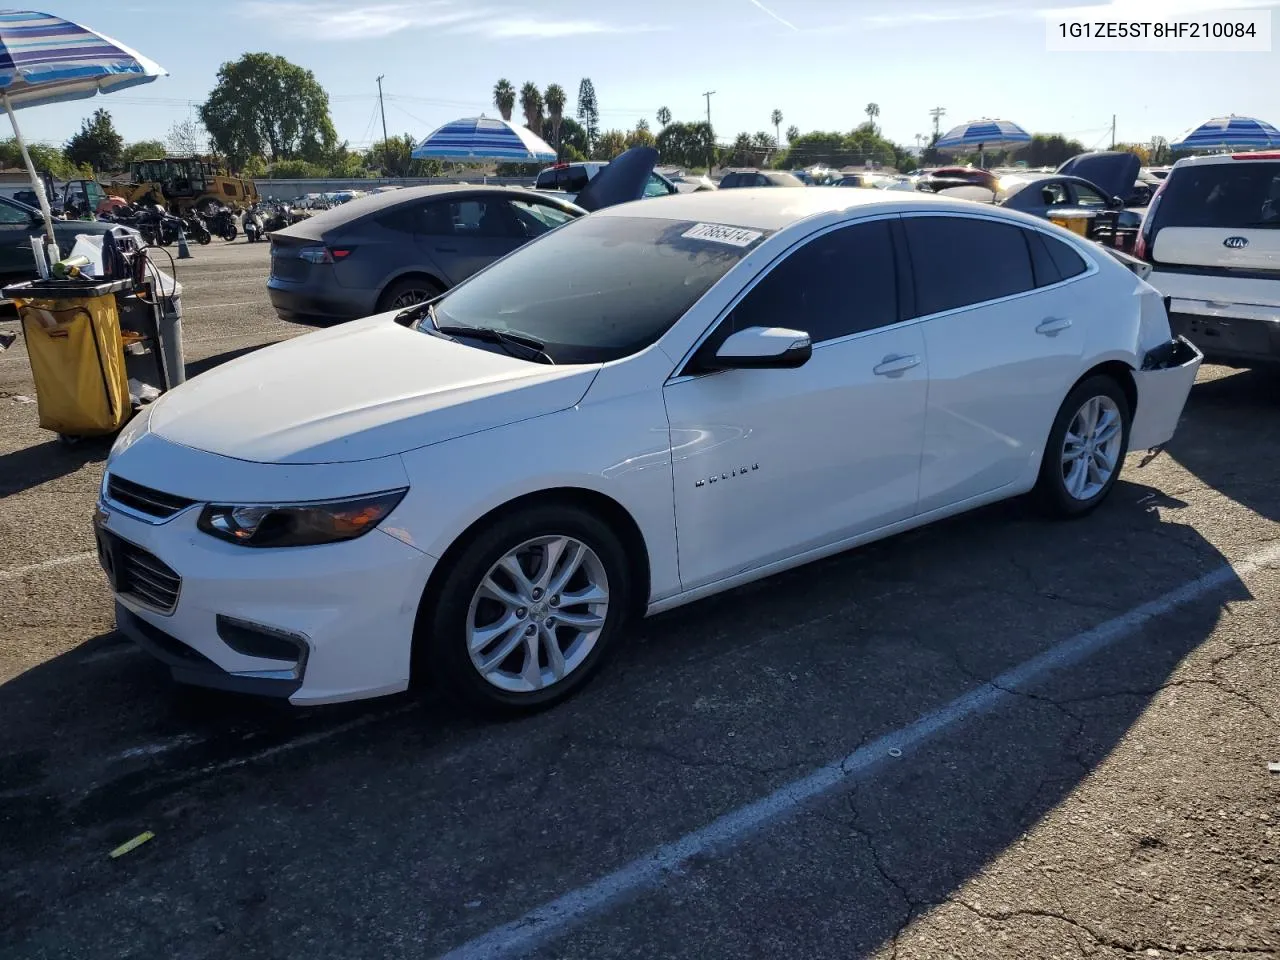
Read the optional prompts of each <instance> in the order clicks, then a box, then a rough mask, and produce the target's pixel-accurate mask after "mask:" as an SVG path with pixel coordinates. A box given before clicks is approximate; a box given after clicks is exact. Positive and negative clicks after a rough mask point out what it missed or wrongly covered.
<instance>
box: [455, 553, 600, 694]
mask: <svg viewBox="0 0 1280 960" xmlns="http://www.w3.org/2000/svg"><path fill="white" fill-rule="evenodd" d="M608 612H609V578H608V575H607V574H606V573H605V568H604V564H603V563H602V562H601V560H600V558H599V556H597V555H596V552H595V551H594V550H592V549H591V548H590V547H589V546H587V545H586V544H585V543H583V542H582V541H580V540H575V539H574V538H572V537H565V536H547V537H538V538H536V539H534V540H528V541H525V542H524V543H522V544H520V545H519V546H518V547H516V548H515V549H513V550H510V551H508V552H507V553H506V554H504V555H503V556H502V558H501V559H499V560H498V562H497V563H495V564H493V566H492V567H490V568H489V572H488V573H486V574H485V576H484V577H483V579H482V580H481V581H480V586H479V587H478V588H477V589H476V591H475V593H474V595H473V596H472V598H471V606H470V608H469V609H468V611H467V629H466V643H467V652H468V654H469V655H470V657H471V663H472V665H473V666H474V667H475V669H476V670H477V671H478V672H479V674H480V676H481V677H483V678H484V679H485V680H486V681H487V682H488V683H490V684H492V685H493V686H495V687H497V688H498V689H500V690H504V691H506V692H509V693H533V692H536V691H539V690H543V689H545V688H547V687H549V686H551V685H552V684H555V683H558V682H559V681H561V680H563V679H564V678H565V677H568V676H569V675H570V674H572V673H573V672H574V671H575V670H577V669H578V668H579V667H581V666H582V664H583V663H584V662H585V661H586V659H587V657H588V655H589V654H590V653H591V651H592V649H593V648H594V647H595V645H596V643H597V641H598V640H599V638H600V633H601V631H602V630H603V629H604V625H605V620H606V619H607V616H608Z"/></svg>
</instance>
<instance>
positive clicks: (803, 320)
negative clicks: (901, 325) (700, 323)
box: [723, 220, 899, 345]
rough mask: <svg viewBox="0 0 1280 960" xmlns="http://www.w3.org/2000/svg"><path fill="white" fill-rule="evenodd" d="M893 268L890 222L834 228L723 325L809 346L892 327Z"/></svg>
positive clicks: (780, 268)
mask: <svg viewBox="0 0 1280 960" xmlns="http://www.w3.org/2000/svg"><path fill="white" fill-rule="evenodd" d="M898 320H899V315H898V285H897V266H896V263H895V259H894V252H893V236H892V234H891V233H890V228H889V221H888V220H872V221H870V222H868V223H855V224H853V225H851V226H847V227H840V228H838V229H836V230H832V231H830V232H829V233H824V234H823V235H821V236H820V237H817V238H815V239H813V240H810V241H809V242H808V243H805V244H804V245H803V246H801V247H799V248H797V249H795V250H792V251H791V252H790V253H789V254H787V256H786V259H784V260H783V261H782V262H781V263H779V264H777V265H776V266H775V267H774V268H773V269H772V270H770V271H769V272H768V273H767V274H765V276H764V277H763V278H762V279H761V280H760V282H759V283H757V284H756V286H755V287H754V288H753V289H752V290H751V292H750V293H748V294H747V295H746V297H744V298H743V299H742V300H741V301H740V302H739V303H738V305H737V306H736V307H734V308H733V312H732V313H731V314H730V315H729V316H728V317H726V318H725V323H724V324H723V326H725V327H727V329H726V330H725V331H724V335H725V336H727V335H728V334H729V333H733V332H735V331H738V330H745V329H746V328H747V327H787V328H789V329H793V330H803V331H804V332H805V333H807V334H809V336H810V338H811V339H812V340H813V342H814V344H815V345H816V344H820V343H823V342H824V341H827V340H835V339H837V338H839V337H847V336H849V335H851V334H854V333H862V332H863V331H865V330H874V329H876V328H877V327H884V326H888V325H889V324H893V323H897V322H898Z"/></svg>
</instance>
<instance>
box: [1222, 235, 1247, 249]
mask: <svg viewBox="0 0 1280 960" xmlns="http://www.w3.org/2000/svg"><path fill="white" fill-rule="evenodd" d="M1222 245H1223V246H1224V247H1229V248H1230V249H1232V250H1243V249H1244V248H1245V247H1247V246H1248V245H1249V238H1248V237H1227V239H1225V240H1223V241H1222Z"/></svg>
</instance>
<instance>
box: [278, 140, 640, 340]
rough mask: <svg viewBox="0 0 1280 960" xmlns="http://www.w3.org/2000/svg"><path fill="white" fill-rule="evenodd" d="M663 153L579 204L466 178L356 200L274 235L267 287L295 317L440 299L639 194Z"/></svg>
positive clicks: (625, 169)
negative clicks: (497, 263)
mask: <svg viewBox="0 0 1280 960" xmlns="http://www.w3.org/2000/svg"><path fill="white" fill-rule="evenodd" d="M657 156H658V154H657V151H656V150H654V149H652V148H651V147H638V148H636V149H635V150H632V151H628V153H627V154H624V155H623V156H622V157H619V158H618V159H617V160H615V161H614V162H613V163H612V164H610V165H609V166H608V169H607V170H606V171H603V172H601V173H600V174H599V175H598V176H596V177H595V178H593V179H592V180H591V181H590V183H589V185H588V186H584V187H583V189H582V192H581V193H576V194H574V196H575V197H576V198H577V200H578V203H576V204H575V203H571V202H569V201H568V200H566V199H565V198H564V197H563V195H560V194H557V193H546V192H540V191H534V190H525V189H522V188H518V187H501V186H492V187H489V186H466V185H444V186H430V187H410V188H407V189H404V190H396V191H394V192H389V193H378V194H372V195H370V196H367V197H361V198H359V199H356V200H352V201H350V202H349V203H345V204H342V205H341V206H339V207H335V208H333V209H331V210H326V211H324V212H322V213H319V214H317V215H315V216H313V217H311V218H309V219H307V220H305V221H302V222H301V223H297V224H294V225H293V226H290V227H287V228H285V229H282V230H276V231H275V232H273V233H272V234H271V276H270V278H269V279H268V280H267V294H268V296H269V297H270V298H271V304H272V306H273V307H275V310H276V313H278V314H279V315H280V316H281V317H283V318H285V319H289V320H323V321H334V320H351V319H354V318H356V317H364V316H368V315H369V314H371V313H377V312H380V311H383V310H393V309H398V308H401V307H406V306H408V305H410V304H413V303H419V302H421V301H423V300H430V299H431V298H432V297H435V296H438V295H439V294H440V293H442V292H443V291H445V290H448V289H449V288H450V287H453V286H455V285H456V284H459V283H461V282H462V281H463V280H465V279H467V277H469V276H471V275H472V274H473V273H475V272H476V271H478V270H481V269H483V268H484V267H486V266H488V265H489V264H490V263H492V262H493V261H494V260H497V259H498V258H500V257H503V256H506V255H507V254H508V253H510V252H511V251H512V250H515V249H516V248H517V247H519V246H521V245H522V244H525V243H528V242H529V241H530V240H532V239H534V238H535V237H540V236H542V235H543V234H544V233H546V232H547V231H549V230H553V229H554V228H556V227H558V226H560V225H561V224H563V223H566V222H568V221H569V220H572V219H574V218H576V217H580V216H583V215H584V214H586V213H587V212H589V211H590V210H594V209H598V208H599V207H603V206H608V205H610V204H613V203H622V202H625V201H627V200H636V199H639V198H640V196H641V195H642V194H643V193H644V192H645V190H646V185H647V184H648V182H649V176H650V174H651V173H652V170H653V162H654V161H656V160H657ZM624 158H625V159H626V162H624Z"/></svg>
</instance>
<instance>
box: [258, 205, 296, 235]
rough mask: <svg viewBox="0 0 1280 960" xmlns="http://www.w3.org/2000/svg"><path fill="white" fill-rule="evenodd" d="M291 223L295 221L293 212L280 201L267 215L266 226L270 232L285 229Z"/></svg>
mask: <svg viewBox="0 0 1280 960" xmlns="http://www.w3.org/2000/svg"><path fill="white" fill-rule="evenodd" d="M291 223H293V215H292V212H291V211H290V210H289V208H288V207H287V206H286V205H285V204H283V203H278V204H276V205H275V206H274V207H272V208H271V213H270V215H269V216H268V217H267V219H266V223H265V224H264V226H265V228H266V230H267V232H268V233H270V232H271V231H273V230H283V229H284V228H285V227H287V226H289V225H290V224H291Z"/></svg>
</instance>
